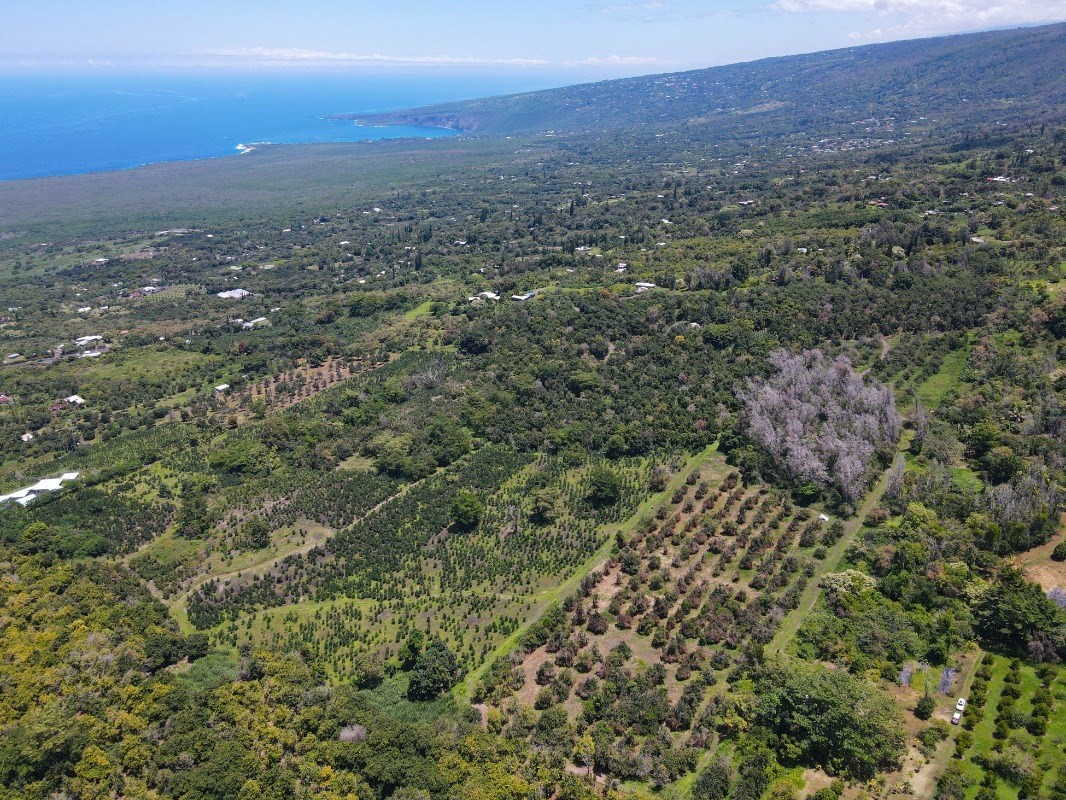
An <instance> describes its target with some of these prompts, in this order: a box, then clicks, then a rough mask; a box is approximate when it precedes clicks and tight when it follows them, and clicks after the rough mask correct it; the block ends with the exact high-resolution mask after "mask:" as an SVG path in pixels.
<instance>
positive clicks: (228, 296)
mask: <svg viewBox="0 0 1066 800" xmlns="http://www.w3.org/2000/svg"><path fill="white" fill-rule="evenodd" d="M250 294H251V292H249V291H247V290H245V289H229V290H227V291H225V292H219V293H218V297H221V298H222V299H223V300H243V299H244V298H245V297H247V296H248V295H250Z"/></svg>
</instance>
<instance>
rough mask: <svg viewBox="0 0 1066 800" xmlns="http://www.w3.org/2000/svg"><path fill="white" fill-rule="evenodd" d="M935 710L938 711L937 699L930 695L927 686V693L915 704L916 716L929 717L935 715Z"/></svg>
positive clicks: (920, 717)
mask: <svg viewBox="0 0 1066 800" xmlns="http://www.w3.org/2000/svg"><path fill="white" fill-rule="evenodd" d="M934 711H936V700H934V699H933V698H932V697H930V696H929V690H928V688H927V689H926V692H925V694H924V695H922V696H921V697H920V698H919V699H918V702H917V704H915V706H914V716H916V717H917V718H918V719H929V718H930V717H931V716H933V712H934Z"/></svg>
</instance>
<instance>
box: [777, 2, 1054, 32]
mask: <svg viewBox="0 0 1066 800" xmlns="http://www.w3.org/2000/svg"><path fill="white" fill-rule="evenodd" d="M775 6H776V8H778V9H780V10H781V11H787V12H792V13H804V12H816V11H828V12H834V11H835V12H848V13H853V14H870V15H873V16H875V17H877V18H879V19H883V20H885V21H886V22H887V23H889V24H887V25H883V26H880V27H878V28H877V29H875V30H872V31H867V32H865V33H854V34H852V37H853V38H870V39H881V38H886V37H894V36H897V35H900V34H912V35H919V34H926V33H944V32H949V31H965V30H978V29H983V28H994V27H1005V26H1009V25H1032V24H1038V23H1043V22H1056V21H1058V20H1061V19H1064V18H1066V4H1064V3H1063V2H1062V0H777V2H776V4H775Z"/></svg>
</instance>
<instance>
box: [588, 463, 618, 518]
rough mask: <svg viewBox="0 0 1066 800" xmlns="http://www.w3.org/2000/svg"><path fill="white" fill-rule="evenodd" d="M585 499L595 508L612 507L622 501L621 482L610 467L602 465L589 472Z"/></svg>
mask: <svg viewBox="0 0 1066 800" xmlns="http://www.w3.org/2000/svg"><path fill="white" fill-rule="evenodd" d="M586 497H587V499H588V501H589V503H590V504H592V505H593V506H594V507H596V508H603V507H605V506H613V505H614V504H615V503H617V502H618V501H619V500H621V499H622V481H621V479H620V478H619V477H618V475H616V474H615V472H614V470H613V469H611V468H610V467H608V466H605V465H602V464H601V465H598V466H595V467H593V468H592V470H591V471H590V472H589V490H588V494H587V495H586Z"/></svg>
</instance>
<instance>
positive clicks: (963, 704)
mask: <svg viewBox="0 0 1066 800" xmlns="http://www.w3.org/2000/svg"><path fill="white" fill-rule="evenodd" d="M955 710H956V711H958V712H960V713H962V712H963V711H965V710H966V698H965V697H960V698H959V702H957V703H956V704H955Z"/></svg>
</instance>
